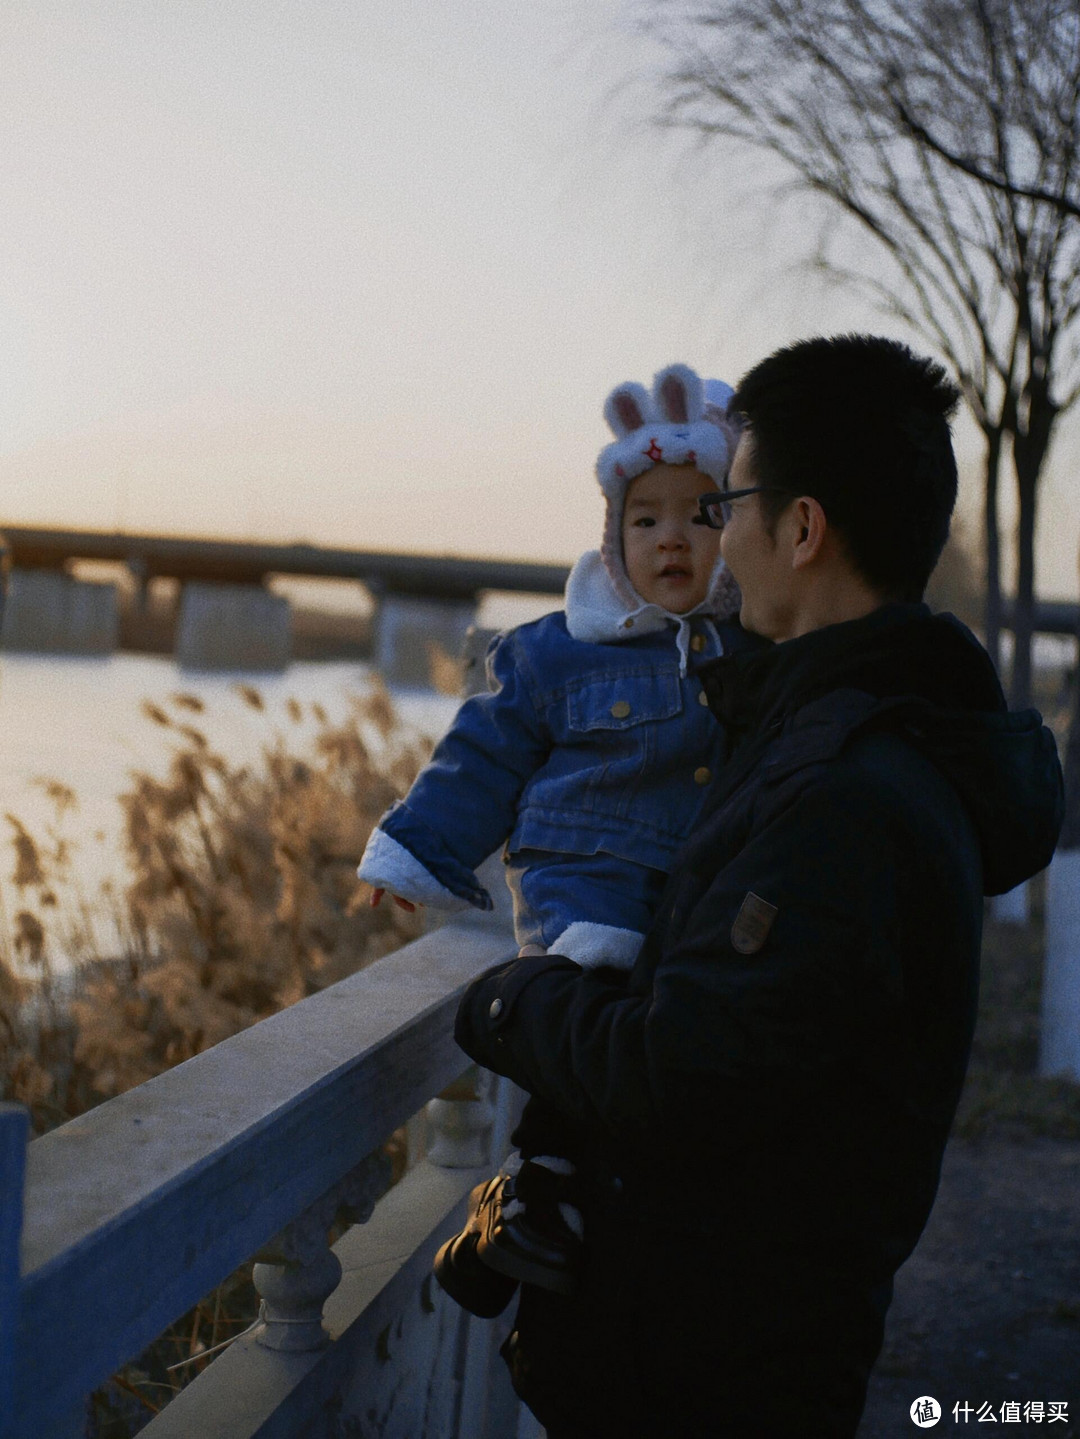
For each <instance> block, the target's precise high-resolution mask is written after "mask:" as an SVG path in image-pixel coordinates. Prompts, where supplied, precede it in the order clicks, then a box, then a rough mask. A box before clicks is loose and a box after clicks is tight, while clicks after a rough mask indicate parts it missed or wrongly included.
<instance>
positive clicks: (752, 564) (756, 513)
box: [720, 433, 793, 640]
mask: <svg viewBox="0 0 1080 1439" xmlns="http://www.w3.org/2000/svg"><path fill="white" fill-rule="evenodd" d="M753 443H754V442H753V439H752V437H751V436H750V435H749V434H746V433H744V434H743V435H742V437H741V438H740V440H739V443H738V446H737V447H736V450H735V457H734V459H733V460H732V462H731V473H730V474H729V475H728V488H729V489H732V490H743V489H750V488H751V487H752V486H754V485H757V484H760V483H761V481H760V479H759V477H758V475H757V472H756V469H755V466H754V458H753V455H754V451H753ZM729 510H730V519H729V520H728V521H727V523H726V524H725V525H724V528H723V530H722V531H721V535H720V552H721V554H722V555H723V556H724V560H725V562H726V564H727V567H728V569H729V570H730V571H731V573H732V574H733V575H734V576H735V579H736V580H737V582H738V585H739V589H740V590H741V591H742V609H741V610H740V612H739V619H740V620H741V621H742V626H743V629H746V630H752V631H753V632H754V634H758V635H764V637H765V638H766V639H770V640H777V639H782V638H786V637H787V634H788V630H789V621H790V611H791V607H792V600H793V594H792V579H793V576H792V569H791V563H790V557H788V556H786V554H785V551H784V548H783V546H782V545H780V544H778V543H777V538H776V536H775V535H770V534H769V531H768V529H767V528H766V525H765V517H764V515H763V514H762V512H761V496H760V495H747V496H746V498H745V499H743V500H733V501H732V503H731V505H730V506H729ZM781 518H782V517H781Z"/></svg>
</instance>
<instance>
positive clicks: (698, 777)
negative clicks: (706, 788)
mask: <svg viewBox="0 0 1080 1439" xmlns="http://www.w3.org/2000/svg"><path fill="white" fill-rule="evenodd" d="M711 779H712V770H711V769H709V767H708V765H704V764H703V765H701V766H700V768H698V769H696V770H695V771H694V783H695V784H708V783H709V781H710V780H711Z"/></svg>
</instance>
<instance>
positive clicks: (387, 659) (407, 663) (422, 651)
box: [372, 593, 476, 689]
mask: <svg viewBox="0 0 1080 1439" xmlns="http://www.w3.org/2000/svg"><path fill="white" fill-rule="evenodd" d="M475 617H476V603H475V601H474V600H434V599H421V598H419V597H418V596H415V595H396V594H393V593H384V594H382V595H380V596H378V611H377V613H376V616H375V633H374V645H373V656H372V658H373V663H374V665H375V668H376V669H377V670H378V671H379V673H380V674H381V675H382V677H383V679H385V680H386V682H387V684H396V685H416V686H419V687H421V688H424V689H430V688H431V687H432V656H433V655H435V654H438V653H439V651H440V650H441V651H443V652H444V653H445V654H448V655H450V656H451V657H452V658H453V659H455V660H456V659H457V658H458V656H459V655H460V654H461V650H462V646H463V644H464V643H465V635H466V633H467V632H468V629H469V626H470V625H471V624H472V623H473V620H474V619H475Z"/></svg>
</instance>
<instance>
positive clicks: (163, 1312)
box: [16, 919, 510, 1434]
mask: <svg viewBox="0 0 1080 1439" xmlns="http://www.w3.org/2000/svg"><path fill="white" fill-rule="evenodd" d="M509 950H510V941H509V937H508V934H507V931H506V930H505V928H503V927H502V926H501V925H500V926H493V925H491V924H485V923H483V922H477V921H475V920H471V919H467V920H464V921H463V920H458V921H455V922H453V923H451V924H449V925H447V926H445V927H444V928H443V929H441V930H438V931H437V932H435V933H434V934H431V935H427V936H425V937H424V938H422V939H419V940H416V941H414V942H413V943H411V944H408V945H406V946H404V947H403V948H402V949H400V950H398V951H396V952H395V953H393V954H390V955H388V956H387V957H386V958H384V959H381V960H379V961H378V962H377V963H376V964H374V965H371V966H370V967H369V968H367V969H364V970H361V971H360V972H358V973H357V974H355V975H352V976H350V977H349V978H348V979H345V980H342V981H341V982H340V983H338V984H336V985H334V986H332V987H331V988H329V989H327V990H324V991H322V992H321V993H319V994H316V995H312V996H311V997H310V998H308V999H305V1000H302V1001H301V1002H300V1003H298V1004H296V1005H294V1006H292V1007H291V1008H290V1009H287V1010H283V1011H282V1012H281V1013H279V1014H276V1015H273V1016H272V1017H270V1018H269V1019H266V1020H263V1021H262V1022H261V1023H259V1024H257V1025H254V1026H252V1028H250V1029H247V1030H245V1031H243V1032H242V1033H240V1034H237V1035H234V1036H233V1037H232V1038H231V1039H228V1040H225V1041H224V1042H223V1043H221V1044H219V1045H216V1046H215V1047H214V1048H212V1049H209V1050H207V1051H206V1052H205V1053H203V1054H200V1055H196V1056H195V1057H194V1058H193V1059H190V1060H188V1061H187V1062H186V1063H184V1064H182V1065H179V1066H177V1068H175V1069H172V1070H170V1071H168V1072H167V1073H165V1074H162V1075H159V1076H157V1077H156V1078H154V1079H152V1080H149V1081H148V1082H147V1083H145V1084H142V1085H140V1086H138V1087H137V1088H136V1089H133V1090H130V1091H128V1093H126V1094H123V1095H120V1096H119V1097H118V1098H116V1099H113V1100H110V1101H109V1102H108V1103H106V1104H103V1105H101V1106H99V1107H98V1108H97V1109H94V1110H91V1111H90V1112H89V1113H87V1114H85V1115H82V1116H80V1117H79V1118H78V1119H75V1120H72V1121H71V1122H70V1123H69V1124H66V1125H64V1126H62V1127H61V1128H60V1129H57V1130H54V1131H52V1132H51V1133H50V1134H47V1135H45V1136H43V1137H42V1138H41V1139H38V1140H35V1141H34V1142H33V1143H32V1144H31V1145H30V1146H29V1149H28V1153H27V1176H26V1194H25V1223H24V1230H23V1278H22V1294H21V1319H20V1329H19V1339H18V1352H17V1370H18V1380H17V1387H16V1413H17V1414H18V1415H19V1416H20V1419H19V1421H18V1425H17V1428H16V1432H20V1433H21V1432H25V1433H35V1434H36V1433H45V1432H47V1428H48V1426H49V1424H51V1423H54V1422H57V1421H59V1420H62V1418H63V1416H64V1415H65V1414H66V1413H68V1412H69V1411H71V1410H72V1408H73V1406H75V1405H76V1404H77V1403H78V1402H79V1401H80V1399H81V1398H82V1396H84V1395H85V1394H86V1393H88V1392H89V1391H90V1390H91V1389H93V1388H94V1387H96V1386H97V1385H98V1384H100V1383H101V1382H103V1380H104V1379H105V1378H107V1377H108V1375H109V1374H111V1373H113V1372H114V1371H115V1370H116V1369H117V1368H118V1367H119V1366H120V1365H121V1364H123V1363H124V1362H126V1361H128V1360H130V1359H132V1358H134V1357H135V1356H136V1355H138V1354H139V1353H140V1352H141V1351H142V1349H143V1348H145V1346H146V1345H147V1344H148V1343H149V1342H151V1341H152V1340H153V1339H154V1338H155V1337H156V1336H157V1335H158V1334H159V1333H160V1332H161V1331H162V1330H163V1329H164V1328H165V1327H166V1326H167V1325H168V1324H169V1323H171V1322H172V1321H173V1320H174V1319H176V1318H177V1317H178V1316H179V1315H180V1314H182V1313H184V1312H185V1310H187V1309H188V1308H190V1307H191V1306H192V1305H193V1304H195V1303H196V1302H197V1301H198V1300H199V1299H200V1298H202V1297H203V1296H204V1295H205V1294H206V1293H207V1292H208V1291H209V1290H210V1289H211V1288H212V1287H213V1286H214V1285H215V1284H216V1283H218V1282H220V1280H221V1279H223V1278H225V1277H226V1276H227V1275H228V1274H229V1273H231V1272H232V1271H233V1270H234V1269H235V1268H236V1267H237V1265H238V1264H240V1263H242V1262H243V1261H244V1259H246V1258H248V1257H249V1256H250V1255H251V1254H252V1253H254V1251H255V1250H256V1249H258V1248H259V1246H260V1245H262V1244H264V1243H266V1242H267V1241H268V1240H269V1239H270V1238H271V1237H273V1235H275V1234H276V1233H278V1232H279V1231H280V1230H281V1229H282V1228H283V1227H284V1226H285V1225H286V1224H287V1223H289V1222H290V1221H291V1220H292V1219H294V1218H295V1217H296V1215H297V1214H299V1213H301V1212H302V1211H303V1210H304V1209H305V1208H307V1206H309V1205H310V1204H312V1203H314V1202H315V1201H316V1200H317V1199H318V1198H320V1196H322V1195H323V1194H325V1193H326V1191H327V1190H328V1189H329V1188H330V1187H331V1186H332V1185H334V1184H335V1183H336V1182H337V1181H338V1180H340V1179H341V1178H342V1176H343V1175H345V1174H346V1173H348V1172H349V1171H350V1170H351V1169H353V1168H354V1167H355V1166H356V1165H357V1164H358V1163H359V1162H360V1161H361V1160H362V1159H363V1158H364V1157H365V1156H366V1155H367V1154H369V1153H371V1152H372V1151H373V1150H374V1149H375V1148H377V1146H378V1145H379V1144H380V1143H382V1142H383V1140H385V1138H386V1137H387V1136H388V1135H389V1134H390V1133H391V1132H392V1131H393V1130H394V1129H395V1128H396V1127H397V1126H398V1125H399V1124H401V1123H403V1122H404V1121H405V1120H406V1119H407V1118H409V1117H410V1116H411V1115H412V1114H414V1113H415V1112H416V1111H417V1110H418V1109H419V1108H420V1106H421V1105H422V1104H423V1103H424V1102H425V1101H426V1100H427V1099H429V1098H430V1097H431V1095H432V1094H433V1093H436V1092H437V1091H438V1090H440V1089H441V1088H443V1087H444V1086H445V1085H446V1084H448V1083H449V1082H450V1080H452V1079H453V1078H455V1077H456V1075H458V1074H459V1073H460V1072H461V1071H462V1069H463V1068H464V1067H465V1061H464V1059H463V1056H462V1055H461V1052H460V1050H458V1049H457V1047H456V1046H455V1044H454V1042H453V1037H452V1018H453V1013H454V1009H455V1006H456V1002H457V998H458V996H459V995H460V993H461V992H462V990H463V989H464V987H465V985H466V984H467V983H468V982H469V980H470V979H471V978H473V977H474V976H475V975H476V974H478V973H480V972H482V971H483V970H484V969H485V968H487V967H488V966H489V965H491V964H493V963H495V962H496V961H497V960H499V959H500V958H502V957H503V956H504V955H506V954H507V953H508V952H509Z"/></svg>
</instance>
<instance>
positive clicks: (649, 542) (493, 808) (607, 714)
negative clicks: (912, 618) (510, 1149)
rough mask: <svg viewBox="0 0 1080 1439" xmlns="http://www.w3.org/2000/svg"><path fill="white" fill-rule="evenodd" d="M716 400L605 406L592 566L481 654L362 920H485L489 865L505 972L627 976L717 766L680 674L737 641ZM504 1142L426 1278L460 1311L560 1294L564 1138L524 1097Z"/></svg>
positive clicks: (626, 395) (393, 814) (641, 394)
mask: <svg viewBox="0 0 1080 1439" xmlns="http://www.w3.org/2000/svg"><path fill="white" fill-rule="evenodd" d="M730 395H731V391H730V389H729V388H728V387H727V386H726V385H723V384H722V383H721V382H720V381H715V380H714V381H709V382H708V387H707V388H706V385H705V384H703V382H702V381H701V379H700V378H699V377H698V376H697V375H696V374H695V373H694V371H693V370H691V369H689V368H688V367H687V366H685V365H671V366H669V367H668V368H667V369H665V370H662V371H661V372H660V373H659V374H658V375H657V376H656V379H655V381H654V383H653V388H652V393H651V394H650V393H649V392H648V391H647V390H646V389H645V388H644V387H643V386H642V385H638V384H624V385H620V386H619V387H618V388H617V389H616V390H615V391H613V393H612V394H611V395H610V396H609V397H608V400H607V403H606V404H605V406H604V415H605V417H606V419H607V421H608V423H609V425H610V426H611V428H612V430H613V431H614V433H615V436H616V438H615V440H614V441H613V442H612V443H611V444H609V445H608V446H607V447H606V448H605V449H604V450H603V451H602V452H601V454H600V457H599V460H598V461H597V476H598V478H599V481H600V488H601V490H602V491H603V494H604V497H605V500H606V505H607V511H606V520H605V526H604V537H603V543H602V545H601V548H600V549H599V550H598V551H597V550H592V551H590V552H589V553H587V554H585V555H583V556H582V557H581V559H580V560H578V562H577V563H576V564H575V565H574V567H573V570H572V571H571V574H570V578H569V581H568V583H567V587H566V600H565V606H566V607H565V609H564V610H562V611H559V612H557V613H554V614H549V615H545V616H544V618H543V619H540V620H537V621H535V622H534V623H532V624H527V625H522V626H520V627H519V628H517V629H515V630H512V631H511V632H510V633H509V634H507V635H505V636H503V637H501V638H500V639H498V640H497V641H496V642H495V643H494V645H493V647H492V649H491V650H490V651H489V656H488V667H489V668H488V673H489V680H490V682H491V685H492V691H491V692H490V693H487V694H482V695H477V696H474V697H473V698H472V699H469V700H466V702H465V703H464V704H463V705H462V706H461V709H460V710H459V711H458V714H457V717H456V719H455V721H454V723H453V725H452V726H451V728H450V730H449V731H448V733H447V734H446V735H445V737H444V738H443V739H442V741H441V742H440V743H439V744H438V746H437V747H436V749H435V752H434V754H433V755H432V758H431V762H430V763H429V764H428V765H427V766H426V768H425V769H424V770H423V771H422V772H421V774H420V775H419V777H418V778H417V780H416V782H415V784H414V785H413V787H412V789H411V790H410V791H409V793H408V795H407V796H406V798H405V799H404V800H402V801H400V802H398V803H397V804H395V805H393V806H392V807H391V809H390V810H389V811H388V812H387V813H386V814H385V815H384V816H383V818H382V819H381V821H380V822H379V826H378V828H377V829H376V830H375V831H374V832H373V834H372V836H371V839H370V841H369V843H368V846H367V848H366V850H365V852H364V856H363V859H362V861H361V864H360V867H359V871H358V873H359V876H360V878H361V879H364V880H367V881H368V882H369V883H370V884H371V885H373V886H374V889H375V893H374V894H373V896H372V902H373V903H376V904H377V903H378V902H379V899H380V898H381V896H382V894H383V893H384V892H387V891H389V893H391V894H392V895H393V896H395V898H396V899H397V900H398V901H399V902H404V903H405V904H406V905H407V906H410V907H411V906H412V905H414V904H428V905H431V906H433V907H435V908H439V909H442V910H452V909H464V908H466V907H468V906H469V905H472V906H475V907H476V908H478V909H490V908H491V897H490V895H489V894H488V892H487V891H486V890H485V889H484V888H483V887H482V886H481V884H480V882H479V880H478V879H477V877H476V874H475V872H474V871H475V869H476V866H477V865H478V864H479V863H480V862H481V861H482V860H483V859H485V858H486V857H487V856H488V855H489V854H490V853H492V851H493V850H495V849H496V848H497V847H498V846H499V845H503V846H504V850H503V858H504V861H505V863H506V866H507V868H506V876H507V881H508V883H509V885H510V889H511V892H512V894H513V900H514V927H515V934H516V939H517V942H518V944H519V945H520V946H521V951H522V952H523V953H529V954H538V953H539V954H542V953H545V952H551V953H554V954H558V955H562V956H566V957H567V958H569V959H571V960H574V961H575V962H576V963H578V964H580V965H582V966H583V967H586V968H592V967H596V966H600V965H608V966H612V967H614V968H617V969H622V970H629V969H630V968H631V967H632V965H633V963H634V959H635V958H636V956H637V952H638V950H639V948H640V946H641V942H642V939H643V936H644V932H645V930H646V929H647V928H648V927H649V923H650V921H651V918H652V915H653V913H654V911H655V909H656V906H657V903H658V900H659V897H660V892H661V890H662V888H663V885H664V882H665V880H666V878H667V874H668V871H669V869H670V867H671V863H672V860H673V858H674V856H675V854H676V852H677V851H678V850H679V849H680V847H681V846H682V844H683V842H684V840H685V839H686V838H687V836H688V834H689V833H690V830H691V829H692V827H693V825H694V821H695V820H696V818H697V816H698V813H699V811H700V810H701V807H702V804H703V802H704V800H705V797H706V795H707V794H708V790H709V785H710V783H711V781H712V779H713V776H714V775H715V774H716V773H717V772H718V770H719V767H720V765H721V764H722V763H723V760H724V757H725V748H726V740H725V735H724V732H723V730H722V728H721V726H720V725H719V724H718V723H717V721H716V720H715V719H714V718H713V716H712V714H711V713H710V711H709V709H708V706H707V703H706V699H705V694H704V691H703V690H702V687H701V684H700V682H699V681H698V680H697V679H696V678H695V674H694V668H695V666H696V665H698V664H700V663H702V662H704V661H706V660H710V659H714V658H716V657H717V656H719V655H721V654H726V653H730V652H731V651H732V650H734V649H736V648H740V647H745V646H747V645H751V644H753V643H755V641H754V640H753V638H752V637H750V636H747V635H744V634H743V631H742V630H741V629H740V628H739V625H738V622H737V620H736V619H735V618H734V616H735V615H736V614H737V611H738V608H739V596H738V591H737V589H736V587H735V584H734V581H733V580H732V578H731V576H730V575H729V573H728V572H727V570H726V568H725V567H724V564H723V561H722V560H721V558H720V552H719V539H720V536H719V532H718V531H717V530H715V529H712V528H710V527H709V525H708V523H707V521H706V519H705V517H704V515H703V514H702V512H701V510H700V507H699V504H698V499H699V497H700V496H701V495H702V493H703V492H706V491H710V490H715V489H718V488H720V486H721V485H722V483H723V481H724V478H725V476H726V474H727V470H728V466H729V464H730V460H731V454H732V451H733V449H734V445H735V440H736V432H735V431H734V430H733V428H732V427H731V426H729V424H728V423H727V421H726V418H725V407H726V404H727V401H728V399H729V397H730ZM514 1141H515V1143H516V1144H518V1146H519V1150H520V1153H519V1154H517V1155H513V1156H511V1158H510V1159H509V1160H508V1161H507V1163H506V1165H505V1166H504V1169H503V1172H502V1173H501V1174H500V1175H498V1176H496V1178H495V1179H494V1180H492V1181H490V1183H489V1184H488V1185H486V1186H479V1187H478V1189H477V1190H476V1191H474V1193H473V1196H472V1200H473V1202H472V1209H471V1216H470V1223H469V1225H468V1226H467V1228H466V1229H465V1230H464V1231H462V1233H461V1234H459V1235H456V1236H455V1237H454V1238H453V1239H452V1240H450V1241H448V1242H447V1244H446V1245H444V1246H443V1249H442V1250H441V1251H440V1253H439V1256H438V1259H437V1261H436V1275H437V1277H438V1278H439V1281H440V1283H441V1284H442V1285H443V1287H444V1288H445V1289H447V1291H448V1292H449V1293H450V1294H451V1295H452V1296H453V1297H454V1298H455V1299H456V1300H457V1301H458V1302H459V1303H461V1304H463V1305H464V1307H465V1308H467V1309H470V1310H471V1311H472V1312H473V1313H480V1314H486V1315H491V1314H496V1313H499V1312H500V1311H501V1309H502V1308H504V1307H505V1305H506V1304H507V1303H508V1302H509V1298H510V1295H511V1294H512V1293H513V1289H514V1286H515V1282H516V1281H518V1280H522V1281H525V1282H527V1283H533V1284H539V1285H542V1286H543V1287H546V1288H549V1289H553V1290H555V1291H557V1292H563V1293H568V1292H571V1291H572V1289H573V1287H574V1283H575V1279H576V1271H577V1268H578V1265H579V1260H580V1252H581V1237H582V1225H581V1217H580V1214H579V1212H578V1210H577V1207H576V1205H575V1203H574V1186H573V1177H574V1164H573V1161H572V1151H573V1149H574V1143H573V1136H572V1135H570V1134H569V1133H568V1131H567V1126H566V1124H565V1122H564V1121H563V1119H562V1117H561V1116H560V1115H559V1114H557V1113H556V1112H554V1111H553V1110H552V1108H551V1107H550V1106H549V1105H544V1104H541V1103H540V1102H539V1101H538V1100H536V1099H530V1101H529V1103H528V1104H527V1106H526V1108H525V1112H524V1114H523V1115H522V1120H521V1123H520V1125H519V1126H518V1129H517V1130H516V1131H515V1134H514ZM481 1198H483V1206H482V1208H483V1214H484V1221H483V1222H482V1223H478V1222H477V1211H478V1209H479V1208H480V1207H481ZM478 1261H479V1262H478ZM507 1286H508V1287H507Z"/></svg>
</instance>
